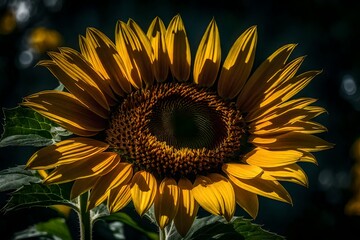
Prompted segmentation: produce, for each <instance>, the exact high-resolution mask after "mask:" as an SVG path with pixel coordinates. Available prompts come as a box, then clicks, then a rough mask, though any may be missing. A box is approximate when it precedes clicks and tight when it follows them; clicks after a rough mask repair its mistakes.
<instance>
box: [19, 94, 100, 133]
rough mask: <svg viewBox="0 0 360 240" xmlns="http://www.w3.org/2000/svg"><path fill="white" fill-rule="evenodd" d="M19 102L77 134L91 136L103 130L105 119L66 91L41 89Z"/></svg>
mask: <svg viewBox="0 0 360 240" xmlns="http://www.w3.org/2000/svg"><path fill="white" fill-rule="evenodd" d="M24 100H25V101H24V102H22V103H21V105H22V106H25V107H30V108H32V109H33V110H34V111H37V112H38V113H40V114H41V115H43V116H45V117H47V118H49V119H50V120H52V121H54V122H56V123H57V124H59V125H60V126H62V127H64V128H65V129H67V130H69V131H71V132H73V133H75V134H77V135H79V136H93V135H96V134H97V133H98V132H100V131H102V130H104V129H105V128H106V126H107V120H105V119H103V118H101V117H99V116H98V115H96V114H95V113H94V112H93V111H91V110H90V109H88V108H87V107H85V106H84V105H83V104H82V103H81V102H80V101H79V100H78V99H77V98H75V97H74V96H73V95H72V94H70V93H68V92H60V91H42V92H39V93H35V94H33V95H30V96H28V97H26V98H25V99H24Z"/></svg>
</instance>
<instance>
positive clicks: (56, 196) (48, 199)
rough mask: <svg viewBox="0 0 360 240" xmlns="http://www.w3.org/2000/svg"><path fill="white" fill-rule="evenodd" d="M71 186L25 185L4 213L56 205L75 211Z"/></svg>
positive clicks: (14, 195) (12, 194) (13, 196)
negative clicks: (71, 196) (71, 197)
mask: <svg viewBox="0 0 360 240" xmlns="http://www.w3.org/2000/svg"><path fill="white" fill-rule="evenodd" d="M70 190H71V184H61V185H57V184H52V185H45V184H42V183H31V184H30V185H25V186H23V187H21V188H20V189H18V190H16V191H15V192H13V193H11V197H10V199H9V201H8V202H7V204H6V205H5V206H4V208H3V211H5V212H9V211H13V210H18V209H22V208H30V207H46V206H51V205H56V204H63V205H67V206H69V207H71V208H73V209H74V210H77V207H76V206H75V204H74V203H73V202H71V201H70V200H69V199H70Z"/></svg>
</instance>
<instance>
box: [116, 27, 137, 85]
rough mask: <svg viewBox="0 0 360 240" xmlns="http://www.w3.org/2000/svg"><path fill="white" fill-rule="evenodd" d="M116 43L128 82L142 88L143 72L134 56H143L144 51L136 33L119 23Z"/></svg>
mask: <svg viewBox="0 0 360 240" xmlns="http://www.w3.org/2000/svg"><path fill="white" fill-rule="evenodd" d="M115 43H116V49H117V51H118V52H119V55H120V56H121V58H122V60H123V61H124V64H125V67H126V72H127V73H126V75H127V76H128V78H129V79H128V81H129V82H130V83H131V84H132V85H133V86H134V87H135V88H137V89H139V88H142V81H141V72H140V70H139V66H138V65H137V62H136V60H135V56H134V55H135V54H137V55H138V56H139V55H140V56H141V53H140V51H142V50H143V49H142V48H141V44H140V42H139V39H138V38H137V37H136V35H135V33H134V32H133V31H132V30H131V29H130V28H129V26H128V25H127V24H126V23H124V22H122V21H118V22H117V24H116V35H115Z"/></svg>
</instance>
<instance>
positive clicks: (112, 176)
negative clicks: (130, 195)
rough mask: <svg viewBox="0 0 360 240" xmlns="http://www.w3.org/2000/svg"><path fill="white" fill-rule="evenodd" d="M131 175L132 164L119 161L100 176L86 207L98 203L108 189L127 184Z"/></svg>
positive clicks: (104, 196)
mask: <svg viewBox="0 0 360 240" xmlns="http://www.w3.org/2000/svg"><path fill="white" fill-rule="evenodd" d="M132 175H133V170H132V164H129V163H119V164H118V165H117V166H116V167H115V168H114V169H113V170H112V171H111V172H109V173H107V174H106V175H104V176H102V177H101V178H100V179H99V180H98V181H97V182H96V184H95V185H94V187H93V190H91V195H90V199H89V203H88V208H89V209H92V208H94V207H96V206H98V205H100V204H101V203H102V202H103V201H105V200H106V198H107V193H108V191H110V189H112V188H115V187H117V186H118V185H122V184H127V183H128V182H129V181H130V180H131V177H132Z"/></svg>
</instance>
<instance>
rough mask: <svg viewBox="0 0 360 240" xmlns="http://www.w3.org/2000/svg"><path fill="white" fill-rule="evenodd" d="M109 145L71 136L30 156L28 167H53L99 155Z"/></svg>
mask: <svg viewBox="0 0 360 240" xmlns="http://www.w3.org/2000/svg"><path fill="white" fill-rule="evenodd" d="M108 147H109V145H108V144H106V143H104V142H101V141H97V140H94V139H91V138H81V137H78V138H70V139H67V140H64V141H61V142H58V143H56V144H54V145H51V146H47V147H44V148H41V149H40V150H39V151H37V152H36V153H34V154H33V155H32V156H31V157H30V159H29V160H28V162H27V163H26V167H27V168H31V169H51V168H54V167H56V166H59V165H62V164H68V163H74V162H77V161H81V160H84V159H86V158H89V157H91V156H94V155H97V154H99V153H101V152H103V151H105V150H106V149H107V148H108Z"/></svg>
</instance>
